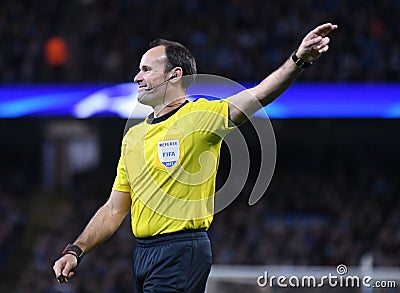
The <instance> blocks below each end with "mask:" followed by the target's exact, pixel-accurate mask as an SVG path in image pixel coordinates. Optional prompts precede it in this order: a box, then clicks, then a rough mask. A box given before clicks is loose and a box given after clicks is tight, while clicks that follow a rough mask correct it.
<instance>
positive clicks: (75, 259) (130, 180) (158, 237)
mask: <svg viewBox="0 0 400 293" xmlns="http://www.w3.org/2000/svg"><path fill="white" fill-rule="evenodd" d="M336 28H337V26H336V25H333V24H330V23H326V24H323V25H320V26H318V27H317V28H315V29H314V30H312V31H311V32H309V33H308V34H307V35H306V37H305V38H304V39H303V40H302V42H301V44H300V46H299V48H298V49H297V50H296V51H295V52H294V53H293V54H292V55H291V56H290V58H288V60H286V62H285V63H284V64H283V65H282V66H281V67H280V68H279V69H277V70H276V71H275V72H273V73H272V74H270V75H269V76H268V77H267V78H265V79H264V80H263V81H262V82H261V83H260V84H259V85H257V86H255V87H253V88H250V89H248V90H245V91H242V92H240V93H238V94H236V95H234V96H232V97H230V98H228V99H226V100H221V101H207V100H205V99H199V100H198V101H195V102H188V101H186V98H185V97H186V91H187V88H188V87H189V86H190V84H191V82H192V81H193V79H192V78H191V76H192V75H194V74H196V63H195V60H194V58H193V57H192V55H191V54H190V52H189V51H188V50H187V49H186V48H185V47H183V46H182V45H180V44H178V43H175V42H170V41H166V40H157V41H156V42H153V43H152V44H151V48H150V49H149V50H148V51H147V52H146V53H145V54H144V55H143V57H142V59H141V62H140V67H139V72H138V74H137V75H136V76H135V78H134V81H135V82H136V83H137V84H138V87H139V90H138V100H139V102H140V103H142V104H145V105H149V106H151V107H152V108H153V110H154V112H153V114H151V115H150V116H149V117H148V118H146V120H145V121H144V122H142V123H140V124H138V125H136V126H134V127H132V128H131V129H130V130H129V131H128V132H127V134H126V135H125V136H124V139H123V142H122V147H121V158H120V160H119V163H118V169H117V176H116V179H115V182H114V185H113V189H112V192H111V195H110V197H109V199H108V201H107V202H106V203H105V204H104V205H103V206H102V207H101V208H100V209H99V210H98V211H97V213H96V214H95V215H94V216H93V218H92V219H91V220H90V222H89V224H88V225H87V227H86V228H85V229H84V231H83V232H82V234H81V235H80V236H79V237H78V238H77V239H76V240H75V242H74V244H73V245H68V246H67V248H66V249H65V250H64V252H63V256H62V257H61V258H60V259H59V260H57V261H56V262H55V264H54V267H53V269H54V272H55V275H56V277H57V278H58V280H59V281H68V280H69V279H70V278H71V277H72V276H73V275H74V270H75V268H76V267H77V265H78V263H79V261H80V259H81V257H82V255H83V254H86V253H87V252H89V251H90V250H91V249H92V248H93V247H94V246H96V245H97V244H99V243H101V242H103V241H105V240H106V239H107V238H109V237H110V236H111V235H112V234H113V233H114V232H115V231H116V229H117V228H118V227H119V225H120V224H121V222H122V221H123V219H124V218H125V217H126V215H127V214H128V212H129V211H130V212H131V218H132V230H133V234H134V236H135V237H136V239H137V248H136V250H135V255H134V268H133V271H134V287H135V290H134V292H204V290H205V285H206V281H207V278H208V274H209V272H210V268H211V249H210V243H209V240H208V237H207V234H206V232H205V231H206V230H207V229H208V228H209V226H210V224H211V221H212V218H213V200H212V195H213V193H214V189H215V177H216V170H217V166H218V159H219V150H220V146H221V141H222V138H223V136H224V135H225V134H226V133H227V132H229V131H230V129H232V126H234V125H239V124H241V123H243V122H244V121H245V120H246V119H247V117H249V116H250V115H251V114H253V113H254V112H256V111H257V110H258V109H260V108H261V107H263V106H265V105H267V104H269V103H270V102H271V101H273V100H274V99H275V98H277V97H278V96H279V95H280V94H281V93H283V92H284V91H285V90H286V89H287V88H288V87H289V85H290V84H291V83H292V82H293V81H294V80H295V79H296V77H297V76H298V75H299V74H300V73H301V71H302V70H303V68H306V67H308V66H310V65H311V64H312V62H314V61H315V60H316V59H318V58H319V57H320V55H321V54H323V53H325V52H326V51H327V50H328V48H329V47H328V44H329V38H328V37H327V35H328V34H329V33H330V32H332V31H333V30H335V29H336ZM187 76H189V77H187ZM184 77H185V78H184Z"/></svg>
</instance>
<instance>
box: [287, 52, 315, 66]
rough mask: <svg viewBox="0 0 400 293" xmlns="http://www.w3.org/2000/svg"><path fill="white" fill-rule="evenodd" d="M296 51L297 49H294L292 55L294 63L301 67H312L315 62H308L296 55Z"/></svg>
mask: <svg viewBox="0 0 400 293" xmlns="http://www.w3.org/2000/svg"><path fill="white" fill-rule="evenodd" d="M296 53H297V50H296V51H294V52H293V53H292V55H291V56H290V57H292V60H293V62H294V64H296V65H297V66H298V67H300V68H301V69H303V68H307V67H310V66H311V65H312V64H313V63H312V62H306V61H304V60H303V59H300V58H299V57H297V56H296Z"/></svg>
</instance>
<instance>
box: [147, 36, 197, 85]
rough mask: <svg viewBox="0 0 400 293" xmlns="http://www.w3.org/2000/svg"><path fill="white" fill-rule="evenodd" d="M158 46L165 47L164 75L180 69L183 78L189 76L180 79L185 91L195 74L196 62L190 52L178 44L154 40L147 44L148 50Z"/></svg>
mask: <svg viewBox="0 0 400 293" xmlns="http://www.w3.org/2000/svg"><path fill="white" fill-rule="evenodd" d="M158 46H165V53H166V55H167V64H166V66H165V72H166V73H167V72H168V71H171V70H172V69H173V68H175V67H181V68H182V71H183V73H182V75H183V76H185V75H190V76H191V77H189V78H184V79H182V86H183V87H184V88H185V89H187V88H188V87H189V86H190V85H191V84H192V82H193V81H194V78H195V75H196V74H197V68H196V60H195V59H194V57H193V56H192V54H191V53H190V51H189V50H188V49H187V48H186V47H185V46H183V45H182V44H180V43H178V42H173V41H168V40H165V39H156V40H154V41H152V42H151V43H150V44H149V47H150V49H151V48H154V47H158Z"/></svg>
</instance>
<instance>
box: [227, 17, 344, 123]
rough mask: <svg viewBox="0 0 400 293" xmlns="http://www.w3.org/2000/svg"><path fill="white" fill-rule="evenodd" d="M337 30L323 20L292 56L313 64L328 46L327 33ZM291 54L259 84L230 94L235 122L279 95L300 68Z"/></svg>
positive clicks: (230, 113)
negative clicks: (232, 94) (323, 22)
mask: <svg viewBox="0 0 400 293" xmlns="http://www.w3.org/2000/svg"><path fill="white" fill-rule="evenodd" d="M335 29H337V25H333V24H331V23H325V24H323V25H320V26H318V27H317V28H315V29H313V30H312V31H311V32H309V33H308V34H307V35H306V36H305V37H304V39H303V40H302V42H301V44H300V46H299V48H298V49H297V50H296V53H295V56H296V57H297V58H299V59H300V60H299V62H303V61H304V62H307V63H312V62H314V61H315V60H317V59H318V58H319V57H320V56H321V55H322V54H323V53H325V52H327V51H328V49H329V46H328V44H329V41H330V40H329V38H328V37H327V35H328V34H329V33H331V32H332V31H334V30H335ZM299 65H300V63H298V65H296V63H295V62H294V61H293V59H292V58H291V57H290V58H289V59H287V60H286V62H285V63H284V64H283V65H282V66H281V67H279V68H278V69H277V70H276V71H274V72H273V73H271V74H270V75H269V76H267V77H266V78H265V79H264V80H263V81H262V82H261V83H260V84H258V85H257V86H255V87H253V88H250V89H248V90H244V91H242V92H240V93H238V94H236V95H234V96H232V97H231V100H230V105H229V117H230V119H231V120H232V121H233V122H235V123H236V124H240V123H242V122H243V121H245V120H246V119H248V118H249V117H250V116H251V115H252V114H254V113H255V112H256V111H257V110H259V109H260V108H261V107H264V106H266V105H268V104H269V103H271V102H272V101H273V100H275V99H276V98H277V97H279V95H281V94H282V93H283V92H284V91H285V90H286V89H287V88H288V87H289V86H290V85H291V84H292V83H293V81H294V80H295V79H296V78H297V76H298V75H299V74H300V72H301V71H302V70H303V68H302V67H301V66H299Z"/></svg>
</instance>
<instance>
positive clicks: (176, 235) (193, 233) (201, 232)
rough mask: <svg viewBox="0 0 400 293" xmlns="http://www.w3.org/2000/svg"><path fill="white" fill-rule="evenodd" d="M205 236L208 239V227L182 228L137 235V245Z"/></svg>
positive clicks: (150, 244) (149, 244)
mask: <svg viewBox="0 0 400 293" xmlns="http://www.w3.org/2000/svg"><path fill="white" fill-rule="evenodd" d="M203 237H206V238H207V239H208V235H207V232H206V229H195V230H181V231H177V232H171V233H165V234H160V235H155V236H150V237H144V238H138V237H136V244H137V246H152V245H157V244H162V243H166V242H171V241H176V240H190V239H200V238H203Z"/></svg>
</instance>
